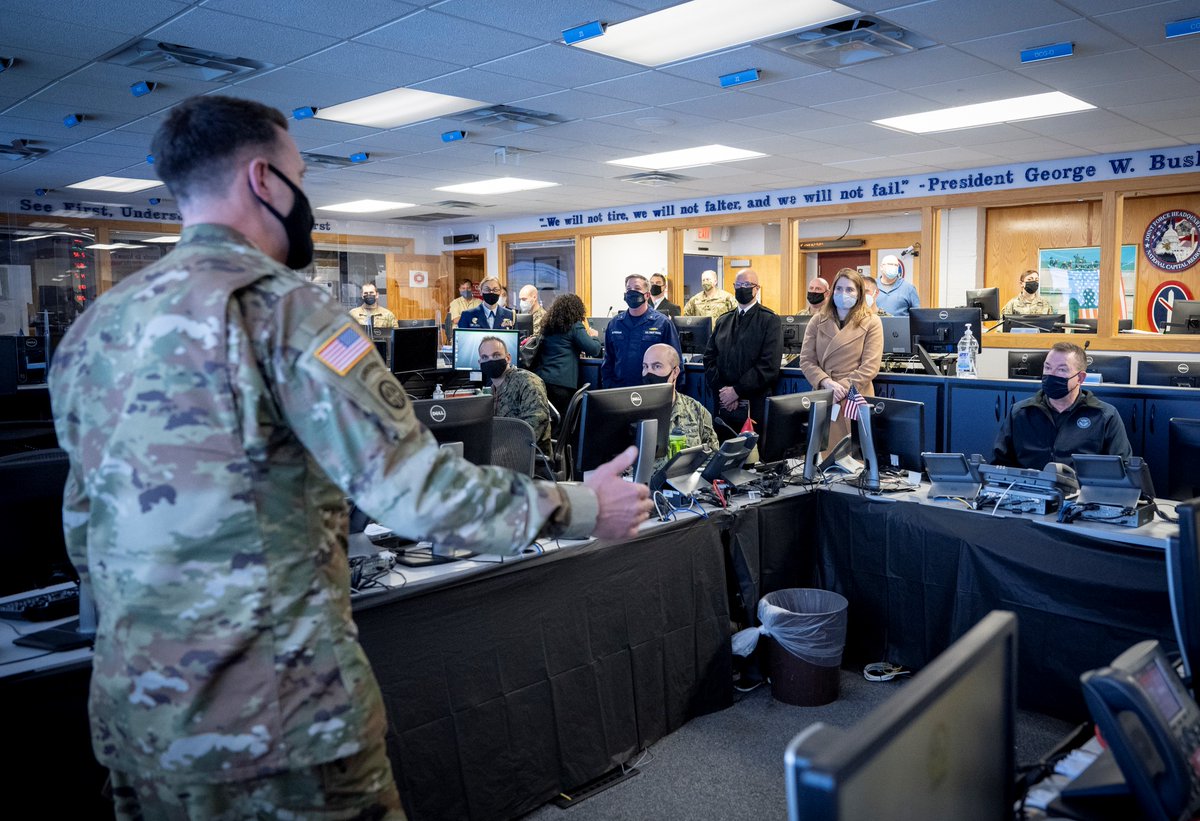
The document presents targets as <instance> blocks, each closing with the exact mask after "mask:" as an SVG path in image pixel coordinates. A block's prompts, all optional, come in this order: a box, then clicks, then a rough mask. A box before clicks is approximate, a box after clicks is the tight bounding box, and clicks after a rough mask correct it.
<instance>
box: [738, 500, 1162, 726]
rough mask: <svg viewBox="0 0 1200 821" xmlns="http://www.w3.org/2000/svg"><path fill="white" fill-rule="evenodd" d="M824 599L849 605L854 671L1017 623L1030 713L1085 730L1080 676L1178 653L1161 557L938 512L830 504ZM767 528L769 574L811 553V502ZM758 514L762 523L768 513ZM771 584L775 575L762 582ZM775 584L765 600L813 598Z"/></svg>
mask: <svg viewBox="0 0 1200 821" xmlns="http://www.w3.org/2000/svg"><path fill="white" fill-rule="evenodd" d="M814 498H815V499H816V504H817V515H816V521H817V522H819V527H817V528H816V529H815V541H816V551H817V554H818V558H817V568H816V579H817V582H818V583H817V584H816V585H814V586H817V587H822V588H825V589H827V590H835V591H837V592H838V593H841V594H842V595H843V596H845V597H846V598H847V599H848V600H849V602H850V610H849V628H848V635H847V646H846V654H845V656H844V662H843V663H844V665H845V666H846V667H847V668H848V669H855V668H861V666H862V665H863V664H867V663H869V662H872V661H883V660H887V661H890V662H893V663H897V664H903V665H905V666H906V667H910V668H913V669H920V668H921V667H923V666H925V665H926V664H928V663H929V662H930V661H932V660H933V659H934V658H935V657H936V656H937V655H938V654H939V653H940V652H941V651H943V650H945V649H946V648H947V647H948V646H949V645H950V644H951V643H952V642H953V641H954V640H955V639H956V638H958V637H959V636H961V635H962V634H963V633H965V632H966V631H967V630H969V629H970V628H971V627H972V626H973V625H974V624H975V623H976V622H978V621H979V620H980V619H981V618H983V617H984V616H985V615H987V613H988V612H989V611H991V610H994V609H1003V610H1011V611H1013V612H1015V613H1016V614H1017V618H1018V627H1017V645H1018V648H1019V659H1018V684H1019V690H1018V699H1019V702H1020V704H1021V706H1023V707H1026V708H1028V709H1032V710H1037V711H1039V712H1043V713H1047V714H1050V715H1055V716H1059V717H1062V718H1065V719H1068V720H1082V719H1083V718H1086V717H1087V708H1086V706H1085V705H1084V702H1083V696H1082V694H1081V692H1080V689H1079V676H1080V674H1081V673H1083V672H1085V671H1087V670H1091V669H1094V668H1097V667H1102V666H1104V665H1106V664H1108V663H1109V662H1111V661H1112V660H1113V659H1114V658H1116V656H1117V655H1119V654H1120V653H1121V652H1122V651H1124V650H1125V649H1127V648H1128V647H1129V646H1130V645H1132V644H1134V643H1136V642H1139V641H1143V640H1145V639H1147V638H1156V639H1158V640H1160V641H1162V642H1163V643H1164V645H1166V646H1167V647H1168V649H1174V648H1175V639H1174V633H1173V629H1172V626H1171V611H1170V602H1169V599H1168V596H1167V578H1166V565H1165V562H1164V556H1163V553H1162V551H1159V550H1153V549H1150V548H1140V547H1135V546H1128V545H1117V544H1114V543H1112V542H1106V541H1102V540H1099V539H1096V538H1093V537H1091V536H1089V535H1087V534H1085V533H1082V532H1072V531H1066V530H1061V529H1052V528H1047V527H1045V526H1042V525H1038V524H1034V523H1033V522H1031V521H1028V520H1024V519H1020V518H1004V519H994V518H991V517H986V516H980V515H977V514H973V513H969V512H967V511H960V510H954V509H948V508H942V507H937V506H933V505H916V504H907V503H895V502H881V501H872V500H871V499H868V498H862V497H859V496H856V495H853V494H845V493H832V492H820V493H816V494H814ZM776 504H777V505H780V506H784V507H787V506H794V507H795V513H794V515H793V516H792V517H789V516H787V515H786V514H784V513H782V512H781V514H779V515H775V516H772V517H770V518H767V517H763V519H762V524H761V528H762V532H761V533H760V539H761V544H762V545H763V551H764V556H763V558H762V562H763V564H764V566H767V565H770V566H775V567H781V566H784V565H785V564H786V563H787V562H788V561H793V560H795V558H796V557H798V556H806V555H809V554H810V553H811V552H812V551H813V545H812V543H813V540H814V533H812V532H808V531H806V530H804V529H801V528H796V527H794V526H792V525H790V524H789V521H790V520H794V521H800V522H803V521H807V520H808V519H809V514H808V513H807V511H806V509H805V508H804V507H803V504H804V503H803V502H799V501H794V500H790V499H785V500H780V502H778V503H776ZM760 515H761V514H760ZM764 575H765V574H764ZM794 581H795V583H794V584H790V583H787V580H786V577H782V576H776V577H774V578H773V579H772V580H771V583H770V584H764V585H762V590H761V593H768V592H770V591H771V590H772V589H779V588H781V587H800V586H810V583H811V578H810V576H809V575H808V574H807V573H800V574H798V575H796V576H795V577H794Z"/></svg>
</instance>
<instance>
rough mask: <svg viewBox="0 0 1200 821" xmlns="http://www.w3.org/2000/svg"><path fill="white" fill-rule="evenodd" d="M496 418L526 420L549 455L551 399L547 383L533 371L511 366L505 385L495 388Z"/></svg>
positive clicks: (507, 372)
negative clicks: (547, 390)
mask: <svg viewBox="0 0 1200 821" xmlns="http://www.w3.org/2000/svg"><path fill="white" fill-rule="evenodd" d="M493 390H494V393H495V396H496V415H497V416H511V417H513V418H514V419H523V420H525V421H526V422H528V423H529V427H531V428H533V438H534V441H535V442H537V446H538V447H539V448H540V449H541V451H542V453H544V454H546V456H547V457H549V456H550V410H549V407H550V400H549V399H547V398H546V383H545V382H543V381H542V378H541V377H540V376H538V375H537V374H535V373H533V372H532V371H526V370H522V369H520V368H513V367H511V366H510V367H509V369H508V370H507V371H506V372H505V375H504V382H503V384H501V386H500V387H499V388H498V389H493Z"/></svg>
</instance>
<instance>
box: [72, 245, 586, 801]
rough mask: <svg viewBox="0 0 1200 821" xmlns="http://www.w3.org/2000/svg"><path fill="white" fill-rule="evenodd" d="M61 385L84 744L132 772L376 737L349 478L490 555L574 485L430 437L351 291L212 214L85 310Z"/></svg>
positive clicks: (381, 510) (375, 699)
mask: <svg viewBox="0 0 1200 821" xmlns="http://www.w3.org/2000/svg"><path fill="white" fill-rule="evenodd" d="M50 383H51V384H50V387H51V392H52V396H53V404H54V411H55V425H56V428H57V431H58V436H59V439H60V441H61V443H62V446H63V447H64V448H65V449H66V451H67V453H68V454H69V456H70V462H71V470H70V474H69V477H68V480H67V487H66V490H65V498H64V509H63V519H64V527H65V530H66V537H67V545H68V549H69V551H70V554H71V558H72V560H73V561H74V563H75V565H76V567H77V568H78V569H79V571H80V573H81V575H82V576H83V577H84V579H85V581H86V582H87V583H89V584H90V585H91V587H92V590H93V592H94V595H95V598H96V601H97V604H98V609H99V616H100V618H99V627H98V631H97V636H96V645H95V657H94V661H93V675H92V682H91V696H90V715H91V721H92V738H93V745H94V748H95V752H96V757H97V758H98V759H99V761H100V762H101V763H102V764H104V765H105V766H108V767H110V768H114V769H118V770H122V771H125V772H130V773H133V772H136V773H141V774H147V773H149V774H156V775H159V776H161V777H163V778H167V779H170V778H173V777H176V776H178V777H183V778H186V779H188V780H189V781H192V782H200V781H208V782H219V781H231V780H240V779H245V778H249V777H254V776H257V775H259V774H262V773H266V772H271V771H275V770H283V769H294V768H298V767H307V766H311V765H314V764H319V763H323V762H328V761H332V760H335V759H338V758H342V757H345V756H348V755H351V754H353V753H355V752H357V751H358V750H359V749H360V748H361V747H362V746H363V745H364V744H365V743H366V742H367V741H369V740H371V739H372V738H373V737H378V736H380V735H382V734H383V732H384V729H385V719H384V711H383V706H382V702H381V699H380V694H379V688H378V686H377V685H376V682H375V678H374V676H373V674H372V672H371V669H370V667H369V665H368V663H367V660H366V657H365V656H364V654H363V651H362V649H361V648H360V647H359V645H358V642H357V632H356V630H355V627H354V622H353V621H352V620H351V618H350V596H349V590H348V576H349V571H348V565H347V559H346V550H345V542H346V508H345V501H344V499H345V497H346V496H347V495H350V496H351V497H353V498H354V499H355V500H356V502H357V503H358V504H359V505H360V506H361V507H362V508H363V509H364V510H366V511H367V512H368V513H369V514H371V515H372V516H373V517H374V518H376V519H378V520H379V521H381V522H382V523H384V524H386V525H388V526H389V527H392V528H394V529H395V530H396V531H398V532H399V533H402V534H404V535H407V536H411V537H416V536H419V535H430V536H436V537H437V538H438V539H439V540H440V541H442V542H444V543H447V544H452V545H463V546H471V547H473V548H475V549H484V550H492V551H517V550H519V549H520V547H521V546H523V545H525V544H528V543H529V541H530V540H531V539H533V538H534V537H535V535H536V534H537V533H538V531H539V529H540V528H541V527H542V525H543V523H544V522H545V520H546V519H547V517H548V516H549V515H550V514H551V513H552V512H553V511H554V509H555V508H556V507H557V506H558V505H559V504H560V502H561V501H562V498H563V497H561V496H559V494H558V491H555V490H554V489H553V488H552V487H551V486H545V485H535V484H534V483H533V482H531V481H529V480H528V479H525V478H522V477H518V476H516V475H515V474H513V473H510V472H507V471H502V470H499V469H496V468H476V467H473V466H471V465H469V464H467V463H466V462H464V461H462V460H460V459H457V458H455V457H453V456H452V455H450V453H449V452H448V451H446V450H440V449H439V448H438V447H437V443H436V442H435V441H434V439H433V437H432V436H431V435H430V434H429V432H428V431H427V430H425V429H424V428H423V427H422V426H421V425H420V424H419V423H418V422H417V421H416V419H415V417H414V416H413V413H412V409H411V406H410V405H409V403H408V401H407V399H406V397H405V394H404V391H403V390H402V389H401V388H400V386H399V385H398V383H397V382H396V381H395V379H394V377H393V376H392V375H391V373H390V372H389V371H388V369H387V367H386V366H385V365H384V363H383V361H382V360H381V359H380V358H379V356H378V354H377V353H376V351H375V347H374V345H372V344H371V343H370V342H369V341H367V340H366V339H365V338H364V337H363V336H362V334H361V333H360V331H359V330H358V325H357V323H356V322H355V321H354V320H353V319H351V318H349V317H347V316H346V315H345V313H344V312H343V309H342V307H341V306H340V305H338V304H337V303H336V302H334V301H332V300H331V299H330V298H329V297H328V296H327V295H325V294H323V293H322V292H321V291H320V290H319V289H318V288H316V287H314V286H311V285H308V284H307V283H305V282H304V281H303V280H302V279H301V278H300V277H298V276H297V275H296V274H295V273H294V272H292V271H290V270H288V269H287V268H284V267H283V266H281V265H279V264H277V263H276V262H274V261H272V260H271V259H269V258H268V257H266V256H264V255H263V254H262V253H260V252H259V251H258V250H256V249H255V248H254V247H252V246H251V245H250V243H248V242H247V241H246V240H245V239H244V238H243V237H242V236H241V235H239V234H238V233H236V232H235V231H233V230H232V229H229V228H225V227H221V226H214V225H201V226H193V227H189V228H187V229H186V230H185V231H184V232H183V238H182V241H181V242H180V243H179V244H178V246H177V247H176V249H175V250H174V251H172V252H171V253H170V254H169V255H168V256H166V257H164V258H163V259H162V260H160V261H159V262H157V263H155V264H154V265H152V266H150V267H149V268H147V269H145V270H143V271H142V272H140V273H138V274H136V275H134V276H132V277H130V278H128V279H126V280H124V281H123V282H121V283H120V284H119V285H117V286H116V287H115V288H113V289H112V290H111V291H110V292H109V293H107V294H105V295H104V296H102V297H101V298H100V299H99V300H97V302H96V303H95V304H94V305H93V306H91V307H90V308H88V310H87V311H86V313H84V314H83V315H82V316H81V317H80V318H79V319H78V320H76V322H75V323H74V325H73V326H72V328H71V330H70V331H69V332H68V333H67V335H66V336H65V337H64V339H63V341H62V344H61V346H60V347H59V349H58V355H57V357H56V360H55V363H54V370H53V372H52V374H51V380H50ZM573 493H575V491H571V492H569V493H568V497H569V498H570V501H571V502H572V503H573V504H574V503H575V501H576V498H580V499H584V498H585V497H582V496H580V497H576V496H574V495H571V494H573ZM593 505H594V502H593ZM585 506H586V505H584V504H583V503H582V502H581V503H580V508H583V507H585ZM589 512H590V513H592V514H593V516H594V506H593V508H592V510H591V511H589ZM580 518H581V519H582V518H585V517H584V516H581V517H580ZM593 521H594V518H593ZM586 526H587V527H589V528H590V526H591V525H590V524H588V525H586ZM571 529H572V530H574V529H575V528H571Z"/></svg>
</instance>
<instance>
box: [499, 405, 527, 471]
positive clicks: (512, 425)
mask: <svg viewBox="0 0 1200 821" xmlns="http://www.w3.org/2000/svg"><path fill="white" fill-rule="evenodd" d="M536 453H537V442H536V441H535V440H534V437H533V428H532V427H530V426H529V423H528V422H526V421H525V420H524V419H514V418H512V417H510V416H497V417H496V418H495V419H493V420H492V464H493V465H496V466H497V467H502V468H508V469H509V470H515V471H516V472H517V473H521V474H523V475H525V476H533V469H534V465H535V462H536V459H537V456H536Z"/></svg>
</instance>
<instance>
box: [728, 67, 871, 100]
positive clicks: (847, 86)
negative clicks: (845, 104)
mask: <svg viewBox="0 0 1200 821" xmlns="http://www.w3.org/2000/svg"><path fill="white" fill-rule="evenodd" d="M887 91H891V89H890V88H886V87H884V86H881V85H879V84H878V83H869V82H867V81H866V80H860V79H858V78H857V77H851V76H849V75H847V74H842V73H840V72H837V71H827V72H825V73H824V74H814V75H812V76H810V77H801V78H800V79H797V80H785V81H783V82H782V83H772V84H771V85H769V86H762V87H761V88H759V87H756V86H750V87H748V88H747V89H746V93H747V94H753V95H755V96H761V97H768V98H770V99H772V100H781V101H783V102H786V103H792V104H794V105H805V106H814V105H820V104H821V103H832V102H837V101H839V100H852V99H855V98H856V97H871V96H874V95H876V94H883V93H884V92H887Z"/></svg>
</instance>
